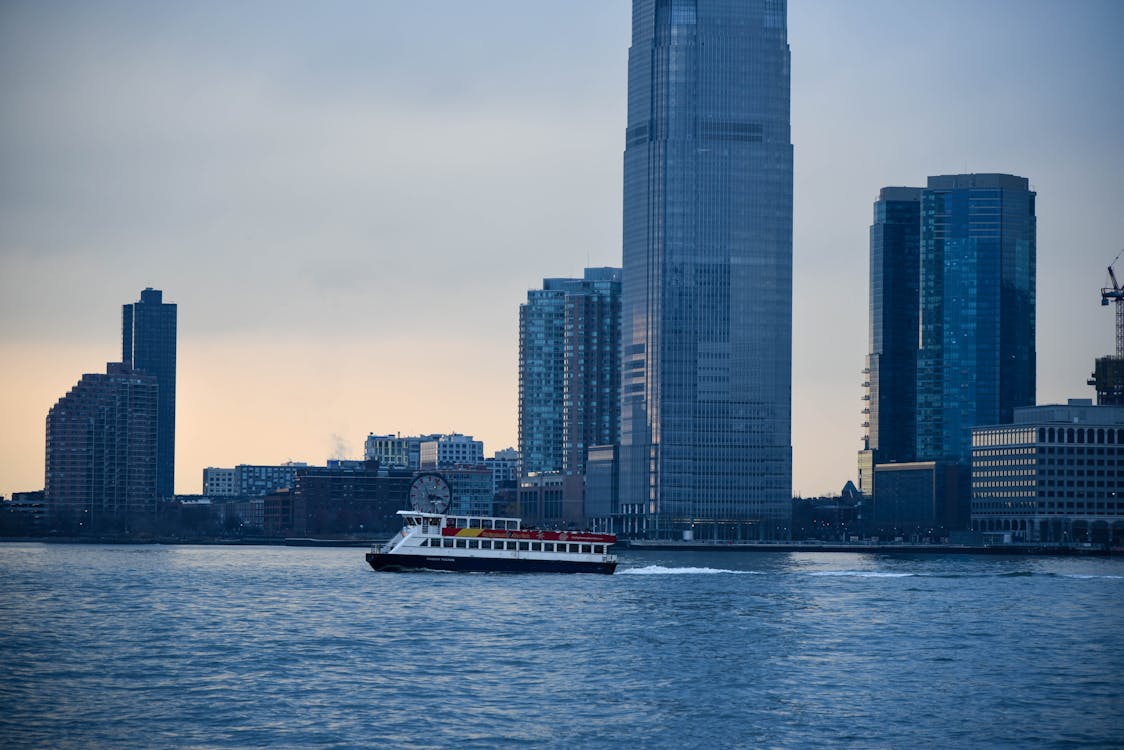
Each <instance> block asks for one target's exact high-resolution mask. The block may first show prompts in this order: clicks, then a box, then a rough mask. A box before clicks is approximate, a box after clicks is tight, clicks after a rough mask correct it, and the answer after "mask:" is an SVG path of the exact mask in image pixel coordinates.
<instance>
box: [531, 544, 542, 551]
mask: <svg viewBox="0 0 1124 750" xmlns="http://www.w3.org/2000/svg"><path fill="white" fill-rule="evenodd" d="M531 549H532V550H533V551H534V552H542V542H531Z"/></svg>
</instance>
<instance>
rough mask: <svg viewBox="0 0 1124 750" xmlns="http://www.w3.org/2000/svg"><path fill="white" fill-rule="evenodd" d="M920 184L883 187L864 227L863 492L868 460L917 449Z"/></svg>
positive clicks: (869, 478)
mask: <svg viewBox="0 0 1124 750" xmlns="http://www.w3.org/2000/svg"><path fill="white" fill-rule="evenodd" d="M921 192H922V191H921V188H913V187H886V188H882V190H881V191H880V192H879V194H878V200H877V201H875V203H874V223H873V224H871V225H870V354H868V355H867V358H866V371H865V372H866V375H867V378H866V383H865V384H864V385H865V386H866V389H867V392H866V394H865V396H864V398H865V400H866V408H865V410H864V411H865V413H866V414H867V419H866V423H865V427H866V430H867V432H866V436H865V440H864V450H863V451H862V452H860V454H859V488H860V489H861V490H862V491H863V493H864V494H866V495H870V494H871V491H872V489H873V486H874V476H873V472H874V466H875V465H876V464H880V463H891V462H900V461H912V460H913V458H914V454H915V450H916V448H917V440H916V438H917V423H916V413H917V325H918V301H917V300H918V296H917V295H918V284H919V283H920V277H921V270H920V264H921V247H920V246H921Z"/></svg>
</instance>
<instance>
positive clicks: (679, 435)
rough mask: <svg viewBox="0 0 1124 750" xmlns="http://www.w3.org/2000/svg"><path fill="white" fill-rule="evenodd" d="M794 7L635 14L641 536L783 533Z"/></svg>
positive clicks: (633, 341) (629, 212)
mask: <svg viewBox="0 0 1124 750" xmlns="http://www.w3.org/2000/svg"><path fill="white" fill-rule="evenodd" d="M786 16H787V8H786V3H785V2H784V0H749V1H747V0H635V2H634V3H633V19H632V47H631V48H630V50H629V63H628V64H629V72H628V76H629V78H628V128H627V131H626V135H625V141H626V143H625V152H624V238H623V239H624V283H623V291H622V315H623V322H622V334H621V338H622V347H623V371H622V388H621V449H620V502H621V504H622V505H626V504H627V505H629V506H632V505H641V506H642V507H643V509H644V514H645V526H646V528H645V529H643V532H642V533H643V534H645V535H647V536H650V537H661V536H677V535H678V533H679V532H680V531H687V530H694V531H696V532H697V534H698V535H700V536H705V537H712V536H713V537H714V538H777V537H785V536H786V535H787V534H788V523H789V519H790V506H791V497H792V491H791V484H792V449H791V392H792V386H791V379H792V378H791V370H792V144H791V134H790V127H789V79H790V74H789V49H788V43H787V29H786Z"/></svg>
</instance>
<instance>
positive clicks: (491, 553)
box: [367, 510, 617, 573]
mask: <svg viewBox="0 0 1124 750" xmlns="http://www.w3.org/2000/svg"><path fill="white" fill-rule="evenodd" d="M398 515H399V516H401V517H402V520H403V526H402V530H401V531H399V532H398V533H397V534H395V535H394V536H393V537H392V538H391V539H390V541H388V542H387V543H386V544H382V545H376V546H374V547H372V548H371V551H370V552H368V553H367V562H368V563H370V565H371V567H372V568H374V569H375V570H386V571H407V570H449V571H495V572H507V573H612V572H613V571H614V570H616V568H617V557H616V555H613V554H611V553H610V552H609V547H610V546H612V544H613V543H614V542H616V541H617V538H616V536H614V535H612V534H594V533H591V532H587V531H579V532H575V531H545V530H544V531H540V530H538V529H524V528H522V527H521V523H520V520H519V519H518V518H501V517H493V516H455V515H445V514H443V513H438V512H426V511H421V510H400V511H398Z"/></svg>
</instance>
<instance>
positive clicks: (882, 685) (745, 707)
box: [0, 544, 1124, 749]
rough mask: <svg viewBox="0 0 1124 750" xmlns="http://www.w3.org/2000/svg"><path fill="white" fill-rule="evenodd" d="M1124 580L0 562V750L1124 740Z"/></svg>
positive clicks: (103, 559)
mask: <svg viewBox="0 0 1124 750" xmlns="http://www.w3.org/2000/svg"><path fill="white" fill-rule="evenodd" d="M1122 635H1124V560H1121V559H1119V558H1116V559H1059V558H1042V559H1028V558H990V557H970V556H897V557H888V556H875V555H860V554H804V553H800V554H787V553H750V554H739V553H715V554H704V553H639V552H632V553H626V554H624V555H623V556H622V563H621V567H620V568H619V569H618V573H617V575H615V576H592V575H589V576H555V575H538V576H510V575H509V576H504V575H487V574H470V575H465V574H449V573H445V574H441V573H412V574H391V573H375V572H373V571H371V570H369V569H367V568H366V566H365V563H364V562H363V550H359V549H309V548H284V547H236V548H225V547H191V546H183V547H173V546H67V545H37V544H4V545H0V669H2V672H0V675H2V676H0V747H52V748H98V747H113V748H149V747H168V748H244V747H270V748H382V747H385V748H446V747H457V748H630V749H635V748H695V747H698V748H740V747H744V748H757V747H778V748H806V747H817V746H835V747H856V748H905V747H910V748H912V747H957V748H964V747H981V748H993V747H1011V748H1032V747H1057V748H1074V747H1124V638H1122Z"/></svg>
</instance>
